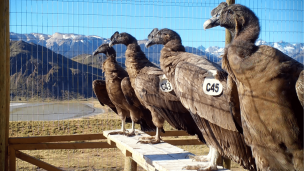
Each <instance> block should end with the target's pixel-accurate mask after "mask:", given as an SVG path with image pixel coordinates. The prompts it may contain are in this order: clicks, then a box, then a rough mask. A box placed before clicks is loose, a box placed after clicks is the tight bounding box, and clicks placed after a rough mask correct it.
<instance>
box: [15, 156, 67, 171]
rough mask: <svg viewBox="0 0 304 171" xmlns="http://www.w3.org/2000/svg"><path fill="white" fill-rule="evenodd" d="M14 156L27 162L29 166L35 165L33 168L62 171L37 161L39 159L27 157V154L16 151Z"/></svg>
mask: <svg viewBox="0 0 304 171" xmlns="http://www.w3.org/2000/svg"><path fill="white" fill-rule="evenodd" d="M16 156H17V157H18V158H19V159H21V160H23V161H26V162H29V163H31V164H33V165H35V166H38V167H40V168H43V169H45V170H52V171H63V170H61V169H59V168H57V167H55V166H53V165H50V164H48V163H46V162H44V161H41V160H39V159H36V158H34V157H32V156H29V155H27V154H25V153H22V152H20V151H16Z"/></svg>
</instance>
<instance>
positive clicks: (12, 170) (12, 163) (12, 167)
mask: <svg viewBox="0 0 304 171" xmlns="http://www.w3.org/2000/svg"><path fill="white" fill-rule="evenodd" d="M9 171H16V151H15V149H14V148H12V147H11V146H10V147H9Z"/></svg>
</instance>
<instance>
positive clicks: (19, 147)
mask: <svg viewBox="0 0 304 171" xmlns="http://www.w3.org/2000/svg"><path fill="white" fill-rule="evenodd" d="M11 146H12V148H14V149H15V150H55V149H90V148H116V146H115V145H109V144H108V143H106V142H83V143H39V144H15V145H11Z"/></svg>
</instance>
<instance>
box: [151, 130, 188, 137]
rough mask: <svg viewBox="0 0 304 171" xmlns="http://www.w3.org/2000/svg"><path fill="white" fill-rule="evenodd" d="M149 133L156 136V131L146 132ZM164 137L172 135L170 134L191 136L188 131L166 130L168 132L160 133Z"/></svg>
mask: <svg viewBox="0 0 304 171" xmlns="http://www.w3.org/2000/svg"><path fill="white" fill-rule="evenodd" d="M145 133H146V134H148V135H151V136H154V135H155V132H145ZM160 135H161V136H162V137H170V136H191V135H189V134H188V133H187V132H186V131H166V133H162V132H161V133H160Z"/></svg>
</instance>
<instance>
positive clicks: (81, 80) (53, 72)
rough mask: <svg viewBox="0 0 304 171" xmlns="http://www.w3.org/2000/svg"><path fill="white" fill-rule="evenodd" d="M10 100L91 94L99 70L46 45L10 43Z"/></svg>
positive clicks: (72, 96) (98, 76)
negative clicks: (54, 50) (55, 51)
mask: <svg viewBox="0 0 304 171" xmlns="http://www.w3.org/2000/svg"><path fill="white" fill-rule="evenodd" d="M10 53H11V57H10V77H11V84H10V89H11V99H12V100H27V99H47V98H48V99H59V100H62V99H73V98H78V99H79V98H89V97H92V96H93V94H94V93H93V91H92V81H93V80H95V79H102V78H103V73H102V70H101V69H99V68H96V67H92V66H89V65H84V64H82V63H79V62H76V61H73V60H71V59H68V58H66V57H64V56H62V55H60V54H57V53H54V52H53V51H52V50H50V49H47V48H46V47H43V46H40V45H37V44H34V43H26V42H24V41H11V42H10Z"/></svg>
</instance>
